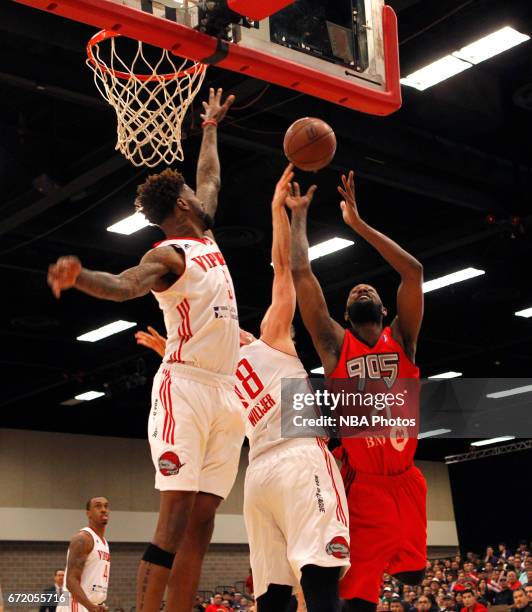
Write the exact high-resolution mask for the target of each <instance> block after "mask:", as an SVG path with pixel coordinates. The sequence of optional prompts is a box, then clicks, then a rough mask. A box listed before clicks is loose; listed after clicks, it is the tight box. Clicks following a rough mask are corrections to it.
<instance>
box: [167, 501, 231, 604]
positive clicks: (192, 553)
mask: <svg viewBox="0 0 532 612" xmlns="http://www.w3.org/2000/svg"><path fill="white" fill-rule="evenodd" d="M221 501H222V498H221V497H217V496H215V495H211V494H209V493H202V492H199V493H198V494H197V495H196V499H195V502H194V508H193V510H192V513H191V516H190V520H189V522H188V525H187V530H186V533H185V535H184V538H183V540H182V542H181V546H180V547H179V550H178V551H177V554H176V556H175V560H174V564H173V567H172V571H171V573H170V578H169V581H168V600H167V602H166V607H167V609H168V610H172V612H189V611H190V608H191V604H190V602H191V601H193V599H194V596H195V595H196V593H197V590H198V583H199V577H200V573H201V566H202V564H203V558H204V557H205V553H206V552H207V548H208V547H209V543H210V541H211V537H212V532H213V531H214V517H215V514H216V510H217V508H218V506H219V505H220V502H221Z"/></svg>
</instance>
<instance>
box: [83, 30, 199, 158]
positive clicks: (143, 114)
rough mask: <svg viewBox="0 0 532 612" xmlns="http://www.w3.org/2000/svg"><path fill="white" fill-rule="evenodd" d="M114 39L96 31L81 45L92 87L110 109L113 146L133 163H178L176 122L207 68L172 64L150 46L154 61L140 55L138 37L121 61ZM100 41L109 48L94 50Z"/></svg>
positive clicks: (162, 52) (180, 151)
mask: <svg viewBox="0 0 532 612" xmlns="http://www.w3.org/2000/svg"><path fill="white" fill-rule="evenodd" d="M119 37H120V34H118V33H116V32H113V31H111V30H102V31H101V32H98V33H97V34H95V35H94V36H93V37H92V38H91V39H90V41H89V42H88V44H87V65H88V66H89V68H90V69H91V70H92V71H93V72H94V82H95V83H96V87H97V88H98V91H99V92H100V93H101V95H102V96H103V98H104V99H105V100H107V102H108V103H109V104H110V105H111V106H112V107H113V108H114V110H115V113H116V118H117V143H116V149H117V150H119V151H120V152H121V153H122V155H124V156H125V157H126V159H128V160H129V161H131V163H133V164H134V165H135V166H148V167H149V168H153V167H154V166H157V165H159V164H161V163H164V164H166V165H171V164H172V163H174V162H175V161H183V157H184V155H183V149H182V146H181V126H182V124H183V119H184V118H185V115H186V112H187V110H188V108H189V106H190V105H191V104H192V101H193V100H194V97H195V96H196V95H197V93H198V91H199V90H200V88H201V85H202V84H203V80H204V78H205V74H206V69H207V66H206V65H205V64H201V63H200V62H194V61H191V60H187V59H185V60H183V61H182V63H181V64H179V62H178V63H177V64H176V58H175V56H173V55H172V54H171V53H170V51H167V50H166V49H162V50H161V49H156V53H157V58H156V60H155V61H154V60H153V59H152V58H151V56H150V58H147V57H146V55H147V52H146V49H144V48H143V43H142V42H141V41H134V42H135V44H136V47H134V48H133V50H132V52H131V53H130V54H129V55H131V59H129V58H128V59H124V58H123V57H121V56H120V55H119V52H118V49H117V47H118V45H117V39H118V38H119ZM128 40H131V39H128ZM104 41H108V42H109V43H110V49H104V50H103V49H101V48H100V45H101V43H103V42H104ZM153 49H154V50H155V48H153ZM150 52H151V48H150ZM180 60H182V58H180Z"/></svg>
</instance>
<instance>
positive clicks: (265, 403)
mask: <svg viewBox="0 0 532 612" xmlns="http://www.w3.org/2000/svg"><path fill="white" fill-rule="evenodd" d="M274 406H275V400H274V399H273V397H272V396H271V395H270V394H269V393H267V394H266V395H265V396H264V397H263V398H262V399H261V400H260V402H259V403H258V404H255V406H253V408H252V409H251V410H250V411H249V413H248V421H249V422H250V423H251V424H252V425H253V427H255V426H256V425H257V423H258V422H259V421H260V420H261V419H262V418H263V417H265V416H266V415H267V414H268V412H270V410H271V409H272V408H273V407H274Z"/></svg>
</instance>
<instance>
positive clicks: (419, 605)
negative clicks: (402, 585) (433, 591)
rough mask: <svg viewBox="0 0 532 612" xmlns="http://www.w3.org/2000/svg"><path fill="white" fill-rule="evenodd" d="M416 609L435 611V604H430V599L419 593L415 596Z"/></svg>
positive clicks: (426, 611)
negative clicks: (418, 595)
mask: <svg viewBox="0 0 532 612" xmlns="http://www.w3.org/2000/svg"><path fill="white" fill-rule="evenodd" d="M416 610H417V611H418V612H435V610H436V606H433V605H432V601H431V600H430V598H429V597H428V596H427V595H421V596H420V597H418V598H417V601H416Z"/></svg>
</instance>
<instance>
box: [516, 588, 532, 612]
mask: <svg viewBox="0 0 532 612" xmlns="http://www.w3.org/2000/svg"><path fill="white" fill-rule="evenodd" d="M513 598H514V607H513V608H512V612H531V611H532V604H531V603H530V601H529V599H528V597H527V594H526V592H525V589H522V588H519V589H515V591H514V592H513Z"/></svg>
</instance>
